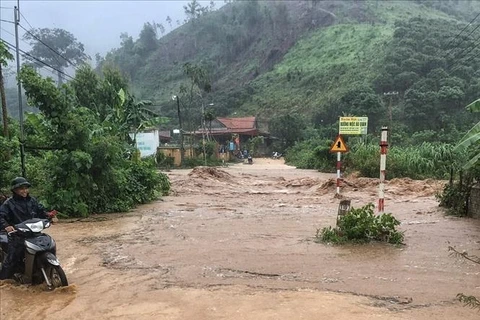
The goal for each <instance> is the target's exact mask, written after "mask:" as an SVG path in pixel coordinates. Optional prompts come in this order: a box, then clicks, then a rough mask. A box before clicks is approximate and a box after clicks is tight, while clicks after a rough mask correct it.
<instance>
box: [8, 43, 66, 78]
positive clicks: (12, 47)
mask: <svg viewBox="0 0 480 320" xmlns="http://www.w3.org/2000/svg"><path fill="white" fill-rule="evenodd" d="M1 40H2V41H3V42H5V43H6V44H7V45H8V46H9V47H10V48H11V49H15V46H14V45H12V44H11V43H10V42H8V41H5V40H4V39H1ZM18 51H20V52H21V53H23V54H24V55H25V56H27V57H29V58H31V59H33V60H35V61H37V62H39V63H41V64H43V65H44V66H47V67H49V68H51V69H52V70H55V71H57V72H58V73H60V74H62V75H64V76H66V77H68V78H70V79H71V80H73V79H74V78H73V77H72V76H70V75H69V74H66V73H65V72H63V71H61V70H59V69H57V68H55V67H52V66H51V65H49V64H48V63H46V62H43V61H42V60H40V59H38V58H37V57H34V56H32V55H31V54H30V53H28V52H25V51H23V50H22V49H20V48H19V49H18Z"/></svg>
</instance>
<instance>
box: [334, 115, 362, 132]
mask: <svg viewBox="0 0 480 320" xmlns="http://www.w3.org/2000/svg"><path fill="white" fill-rule="evenodd" d="M367 127H368V117H340V121H339V128H338V133H339V134H351V135H354V134H367Z"/></svg>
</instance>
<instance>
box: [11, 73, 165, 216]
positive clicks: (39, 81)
mask: <svg viewBox="0 0 480 320" xmlns="http://www.w3.org/2000/svg"><path fill="white" fill-rule="evenodd" d="M81 75H82V79H78V81H76V83H77V85H78V86H77V89H78V87H81V85H82V84H83V85H86V86H87V87H89V88H92V87H93V86H92V85H88V82H89V81H91V80H92V79H94V78H92V79H89V78H88V75H90V76H92V75H95V74H94V73H91V72H89V70H82V72H81ZM116 76H117V74H116V73H114V72H113V73H107V74H105V73H104V79H102V80H101V81H100V82H98V83H99V85H98V88H100V89H103V87H102V86H101V85H102V83H101V82H102V81H105V78H108V79H109V80H108V81H107V82H108V83H109V84H111V85H110V86H107V87H106V89H110V90H112V89H113V88H115V86H118V85H121V84H122V79H116ZM19 79H20V80H21V81H22V84H23V87H24V88H25V93H26V95H27V97H28V99H29V101H30V102H32V104H34V105H36V106H38V108H39V110H40V113H38V114H35V115H33V116H34V117H36V120H38V121H36V122H35V121H32V122H31V124H32V125H33V126H37V127H36V128H34V129H39V130H36V131H35V130H32V131H35V132H36V133H37V134H38V135H42V136H41V137H38V138H39V139H37V140H38V141H46V142H48V143H49V146H50V147H52V149H53V150H49V151H42V153H41V154H40V155H39V157H38V158H39V159H41V160H40V162H37V164H40V165H37V166H35V167H34V168H35V174H37V175H40V176H41V177H48V179H45V181H42V182H43V183H42V188H43V189H42V190H43V196H44V200H45V201H44V203H45V204H46V205H48V206H52V207H55V208H58V210H59V211H63V212H64V213H66V214H68V215H76V216H79V215H81V216H86V215H88V214H89V213H90V212H118V211H126V210H128V209H129V208H132V207H133V206H134V205H135V204H138V203H145V202H147V201H149V200H152V199H154V198H155V197H156V195H155V193H156V192H157V191H159V187H160V186H161V185H162V184H163V186H164V187H165V188H166V189H164V190H168V188H169V187H168V186H169V182H168V179H167V178H166V177H165V176H163V178H162V174H159V173H158V172H157V170H156V168H154V167H153V165H152V164H149V163H147V162H142V161H131V160H129V158H128V157H127V155H128V152H129V151H131V147H130V146H128V144H127V143H126V141H125V140H124V139H123V137H122V136H121V135H120V134H119V130H117V127H118V126H117V123H112V122H108V121H101V120H100V115H99V114H98V113H96V112H94V111H93V110H92V109H90V108H86V107H82V106H79V105H78V103H79V102H78V96H77V94H78V92H75V90H73V88H72V87H71V86H70V85H69V84H64V85H63V86H62V88H57V87H56V86H55V84H54V82H53V80H52V79H50V78H48V79H43V78H42V77H41V76H40V75H38V74H37V73H36V72H35V71H34V70H33V69H32V68H29V67H28V66H23V67H22V70H21V72H20V75H19ZM97 80H98V79H97ZM97 80H94V81H95V82H96V81H97ZM74 83H75V82H74ZM99 91H100V90H97V91H96V92H97V94H98V92H99ZM122 91H123V89H122ZM115 94H116V99H113V100H112V101H106V102H103V103H105V104H106V105H109V106H113V105H116V104H117V103H119V101H121V99H120V97H118V95H119V94H118V93H115ZM108 97H111V96H108ZM100 98H104V97H100ZM88 99H95V100H96V99H97V98H96V97H94V96H93V95H92V96H91V97H90V96H88V95H86V94H85V93H84V94H83V101H84V103H86V104H88V105H91V104H90V103H88ZM111 110H112V111H113V112H116V111H117V110H118V109H117V108H114V107H112V109H111ZM118 114H128V112H125V111H122V112H119V113H118ZM115 116H116V115H115ZM34 120H35V119H34ZM39 126H40V128H39ZM37 161H38V160H37ZM37 171H41V174H39V173H37ZM162 181H163V182H162ZM162 188H163V187H162Z"/></svg>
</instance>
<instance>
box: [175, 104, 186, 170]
mask: <svg viewBox="0 0 480 320" xmlns="http://www.w3.org/2000/svg"><path fill="white" fill-rule="evenodd" d="M172 99H173V100H177V114H178V125H179V126H180V167H183V159H185V147H184V145H183V128H182V114H181V112H180V99H179V98H178V96H173V97H172Z"/></svg>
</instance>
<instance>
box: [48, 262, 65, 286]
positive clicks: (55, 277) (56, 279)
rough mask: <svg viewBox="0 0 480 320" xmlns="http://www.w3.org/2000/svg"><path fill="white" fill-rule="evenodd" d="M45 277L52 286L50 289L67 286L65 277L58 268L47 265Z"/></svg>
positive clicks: (60, 268)
mask: <svg viewBox="0 0 480 320" xmlns="http://www.w3.org/2000/svg"><path fill="white" fill-rule="evenodd" d="M47 277H48V280H50V283H51V284H52V289H55V288H59V287H66V286H68V280H67V276H66V275H65V271H63V269H62V267H60V266H53V265H49V266H48V268H47Z"/></svg>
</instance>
